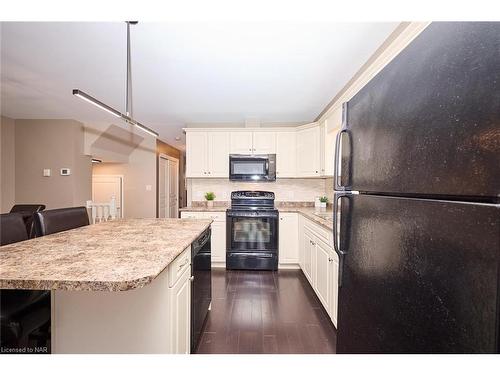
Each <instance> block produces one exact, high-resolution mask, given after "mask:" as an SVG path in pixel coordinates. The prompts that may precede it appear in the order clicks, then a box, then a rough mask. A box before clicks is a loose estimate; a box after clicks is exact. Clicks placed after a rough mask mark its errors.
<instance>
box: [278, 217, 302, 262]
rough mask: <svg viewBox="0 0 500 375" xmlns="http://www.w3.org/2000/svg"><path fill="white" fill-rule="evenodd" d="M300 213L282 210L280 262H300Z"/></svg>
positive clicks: (279, 239) (279, 240)
mask: <svg viewBox="0 0 500 375" xmlns="http://www.w3.org/2000/svg"><path fill="white" fill-rule="evenodd" d="M298 221H299V215H298V214H297V213H294V212H280V221H279V236H278V237H279V238H278V242H279V250H278V251H279V263H280V264H295V265H296V264H298V263H299V236H298V229H299V223H298Z"/></svg>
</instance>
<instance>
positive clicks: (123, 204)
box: [92, 173, 125, 219]
mask: <svg viewBox="0 0 500 375" xmlns="http://www.w3.org/2000/svg"><path fill="white" fill-rule="evenodd" d="M94 176H96V177H118V178H119V179H120V197H121V199H120V219H123V218H124V217H125V194H124V191H123V184H124V182H125V180H124V176H123V175H122V174H95V173H93V174H92V182H93V181H94ZM92 201H94V188H93V187H92ZM99 203H104V202H99Z"/></svg>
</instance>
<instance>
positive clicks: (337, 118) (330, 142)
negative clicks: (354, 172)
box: [322, 107, 342, 176]
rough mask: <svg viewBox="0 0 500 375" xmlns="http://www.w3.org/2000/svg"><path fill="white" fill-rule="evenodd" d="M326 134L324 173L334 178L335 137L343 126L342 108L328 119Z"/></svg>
mask: <svg viewBox="0 0 500 375" xmlns="http://www.w3.org/2000/svg"><path fill="white" fill-rule="evenodd" d="M325 124H326V126H325V133H324V155H323V159H324V171H322V173H323V175H325V176H333V159H334V157H335V137H336V136H337V132H338V131H339V130H340V128H341V126H342V107H338V108H337V109H336V110H335V111H333V112H332V114H331V115H330V116H329V117H328V118H327V119H326V122H325Z"/></svg>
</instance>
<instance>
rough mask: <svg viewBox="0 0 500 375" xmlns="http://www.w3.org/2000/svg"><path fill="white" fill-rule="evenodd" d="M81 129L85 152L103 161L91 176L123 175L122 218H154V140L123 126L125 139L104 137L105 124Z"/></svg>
mask: <svg viewBox="0 0 500 375" xmlns="http://www.w3.org/2000/svg"><path fill="white" fill-rule="evenodd" d="M85 127H86V136H85V152H86V153H89V154H90V155H91V156H92V157H94V158H98V159H102V160H103V162H102V163H96V164H94V165H93V168H92V173H93V174H99V175H123V207H124V210H123V213H124V217H125V218H140V217H156V190H157V189H156V138H155V137H152V136H150V135H148V134H147V133H144V132H142V131H141V130H139V129H135V128H129V129H127V128H124V127H123V125H122V126H121V128H123V129H125V131H126V132H127V133H128V135H126V136H121V135H120V134H119V133H121V132H115V133H114V134H111V135H110V136H107V133H108V132H109V130H108V129H110V126H109V124H88V123H87V124H85ZM115 130H116V128H115ZM124 134H125V133H124ZM108 135H109V134H108ZM105 138H107V139H105ZM98 145H99V147H97V146H98ZM148 188H150V189H148Z"/></svg>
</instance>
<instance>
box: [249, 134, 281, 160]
mask: <svg viewBox="0 0 500 375" xmlns="http://www.w3.org/2000/svg"><path fill="white" fill-rule="evenodd" d="M253 153H254V154H275V153H276V133H275V132H264V131H254V132H253Z"/></svg>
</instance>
